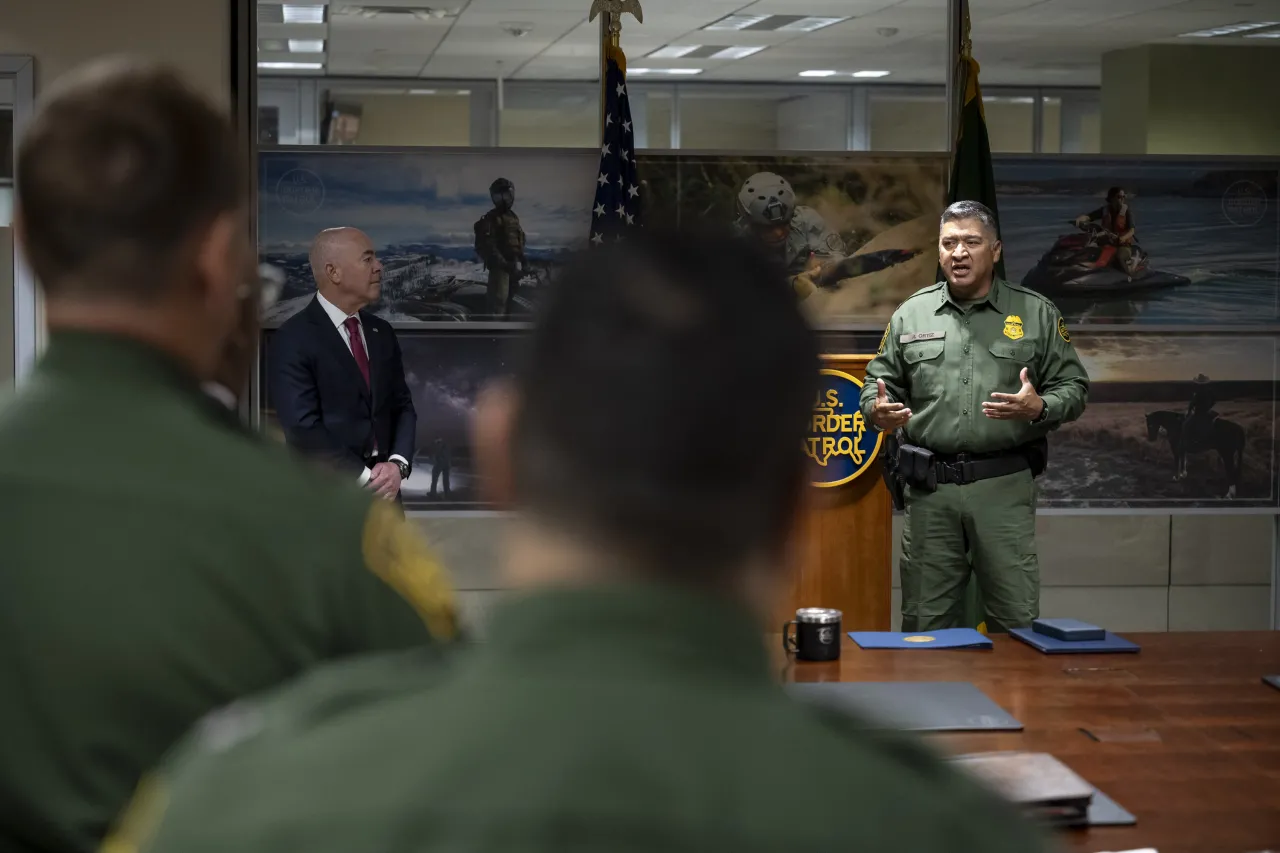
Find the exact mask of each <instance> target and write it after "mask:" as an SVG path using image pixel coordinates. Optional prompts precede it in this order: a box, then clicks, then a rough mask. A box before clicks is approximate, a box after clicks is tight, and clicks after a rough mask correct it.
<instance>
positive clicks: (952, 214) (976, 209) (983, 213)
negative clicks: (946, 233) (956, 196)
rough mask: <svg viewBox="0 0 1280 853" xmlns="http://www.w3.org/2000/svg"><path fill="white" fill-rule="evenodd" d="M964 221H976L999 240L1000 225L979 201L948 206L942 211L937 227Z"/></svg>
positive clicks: (990, 211)
mask: <svg viewBox="0 0 1280 853" xmlns="http://www.w3.org/2000/svg"><path fill="white" fill-rule="evenodd" d="M965 219H976V220H978V221H979V222H981V223H982V227H983V228H985V229H987V230H988V231H990V232H991V234H992V236H993V237H995V238H996V239H997V240H999V239H1000V225H999V223H997V222H996V215H995V213H994V212H992V210H991V208H989V207H987V206H986V205H985V204H983V203H982V202H980V201H969V200H965V201H957V202H954V203H952V204H950V205H948V207H947V209H946V210H944V211H942V219H941V221H940V222H939V223H938V225H939V227H941V226H943V225H946V224H947V223H948V222H960V221H963V220H965Z"/></svg>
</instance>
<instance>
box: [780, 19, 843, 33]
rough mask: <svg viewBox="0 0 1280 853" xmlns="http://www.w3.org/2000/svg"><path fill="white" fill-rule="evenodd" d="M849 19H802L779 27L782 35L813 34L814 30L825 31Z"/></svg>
mask: <svg viewBox="0 0 1280 853" xmlns="http://www.w3.org/2000/svg"><path fill="white" fill-rule="evenodd" d="M847 20H849V19H848V18H801V19H800V20H798V21H792V22H791V23H789V24H783V25H782V26H780V27H778V32H780V33H811V32H813V31H814V30H821V29H825V28H826V27H829V26H831V25H832V24H838V23H840V22H841V21H847Z"/></svg>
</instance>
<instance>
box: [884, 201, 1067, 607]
mask: <svg viewBox="0 0 1280 853" xmlns="http://www.w3.org/2000/svg"><path fill="white" fill-rule="evenodd" d="M938 248H939V257H940V260H941V263H942V269H943V272H944V274H945V275H946V281H942V282H939V283H937V284H934V285H932V286H930V287H926V288H925V289H923V290H921V291H919V292H918V293H916V294H915V295H913V296H912V297H911V298H910V299H908V300H907V301H906V302H904V303H903V304H902V305H901V306H900V307H899V308H898V310H897V311H895V312H894V314H893V318H892V319H891V320H890V321H889V325H888V327H887V328H886V329H885V334H884V338H883V339H882V341H881V343H880V351H879V353H878V354H877V355H876V357H875V358H874V359H873V360H872V361H871V363H870V364H869V365H868V366H867V383H866V385H865V386H864V388H863V390H862V401H861V402H862V412H863V414H864V415H865V416H866V418H867V420H868V421H870V422H871V423H873V424H875V425H876V426H877V427H878V428H879V429H881V430H886V431H894V432H895V438H898V439H899V440H898V441H894V442H889V443H888V445H889V448H888V450H887V452H894V453H895V454H896V458H895V459H892V460H889V461H890V464H896V465H897V475H898V477H899V478H901V479H902V480H903V481H904V482H905V489H904V494H903V497H904V502H905V508H906V519H905V523H904V525H903V529H902V560H901V564H900V572H901V582H902V630H904V631H933V630H938V629H941V628H951V627H955V626H957V625H958V624H959V621H960V619H961V616H962V613H961V609H962V603H963V595H964V591H965V588H966V584H967V583H968V580H969V571H970V565H969V560H968V557H967V555H968V554H969V553H970V552H972V557H973V560H972V563H973V565H972V570H973V571H974V572H975V573H976V575H977V578H978V583H979V585H980V587H981V589H982V596H983V599H984V601H985V603H986V611H987V615H988V617H989V624H990V626H991V628H992V630H997V631H1007V630H1008V629H1009V628H1018V627H1026V626H1028V625H1030V624H1031V621H1032V620H1033V619H1035V618H1036V617H1037V616H1038V615H1039V612H1040V568H1039V563H1038V561H1037V557H1036V540H1035V507H1036V487H1035V482H1034V478H1035V477H1036V476H1038V475H1039V474H1040V472H1041V471H1043V469H1044V466H1045V465H1046V464H1047V459H1048V446H1047V442H1046V440H1045V436H1046V435H1047V434H1048V433H1049V432H1050V431H1051V430H1053V429H1056V428H1057V427H1059V426H1060V425H1062V424H1064V423H1067V422H1068V421H1072V420H1075V419H1076V418H1078V417H1080V414H1081V413H1082V412H1083V411H1084V407H1085V398H1086V397H1087V396H1088V392H1089V377H1088V375H1087V374H1086V373H1085V369H1084V366H1083V365H1081V363H1080V359H1079V357H1078V356H1077V355H1076V351H1075V347H1074V346H1072V344H1071V335H1070V333H1069V332H1068V331H1067V325H1066V323H1065V321H1064V320H1063V319H1062V315H1061V314H1060V313H1059V312H1058V309H1057V308H1056V307H1054V305H1053V303H1052V302H1050V301H1049V300H1048V299H1046V298H1044V297H1043V296H1041V295H1040V294H1038V293H1036V292H1035V291H1032V290H1028V289H1027V288H1024V287H1021V286H1019V285H1016V284H1011V283H1009V282H1007V281H1003V280H1001V279H998V278H996V277H995V273H994V268H995V263H996V261H997V260H999V258H1000V252H1001V246H1000V240H999V238H998V236H997V233H996V222H995V217H994V216H993V215H992V213H991V211H990V210H988V209H987V208H986V207H985V206H983V205H981V204H979V203H977V202H973V201H960V202H956V203H955V204H953V205H951V206H950V207H949V208H947V210H946V212H944V213H943V215H942V224H941V233H940V238H939V247H938Z"/></svg>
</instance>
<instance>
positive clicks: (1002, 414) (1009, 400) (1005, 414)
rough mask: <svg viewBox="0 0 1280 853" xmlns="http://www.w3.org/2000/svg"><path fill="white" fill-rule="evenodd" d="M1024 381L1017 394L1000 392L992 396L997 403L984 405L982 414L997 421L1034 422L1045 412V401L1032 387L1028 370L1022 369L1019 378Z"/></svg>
mask: <svg viewBox="0 0 1280 853" xmlns="http://www.w3.org/2000/svg"><path fill="white" fill-rule="evenodd" d="M1018 378H1019V379H1021V380H1022V388H1021V389H1019V390H1018V393H1017V394H1001V393H1000V392H999V391H997V392H996V393H994V394H992V395H991V399H992V400H994V401H995V402H986V403H983V404H982V414H984V415H986V416H987V417H989V418H992V419H993V420H997V421H1034V420H1035V419H1036V418H1038V417H1040V412H1041V411H1043V410H1044V400H1042V399H1041V398H1040V395H1039V394H1037V393H1036V389H1035V388H1032V387H1031V380H1030V379H1028V378H1027V369H1026V368H1025V367H1024V368H1022V373H1021V374H1020V375H1019V376H1018Z"/></svg>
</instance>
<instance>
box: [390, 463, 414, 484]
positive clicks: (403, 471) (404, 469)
mask: <svg viewBox="0 0 1280 853" xmlns="http://www.w3.org/2000/svg"><path fill="white" fill-rule="evenodd" d="M391 461H392V462H394V463H396V467H397V468H399V469H400V479H401V480H407V479H409V471H410V470H411V469H410V468H409V465H408V463H406V462H401V461H400V460H399V459H392V460H391Z"/></svg>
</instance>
